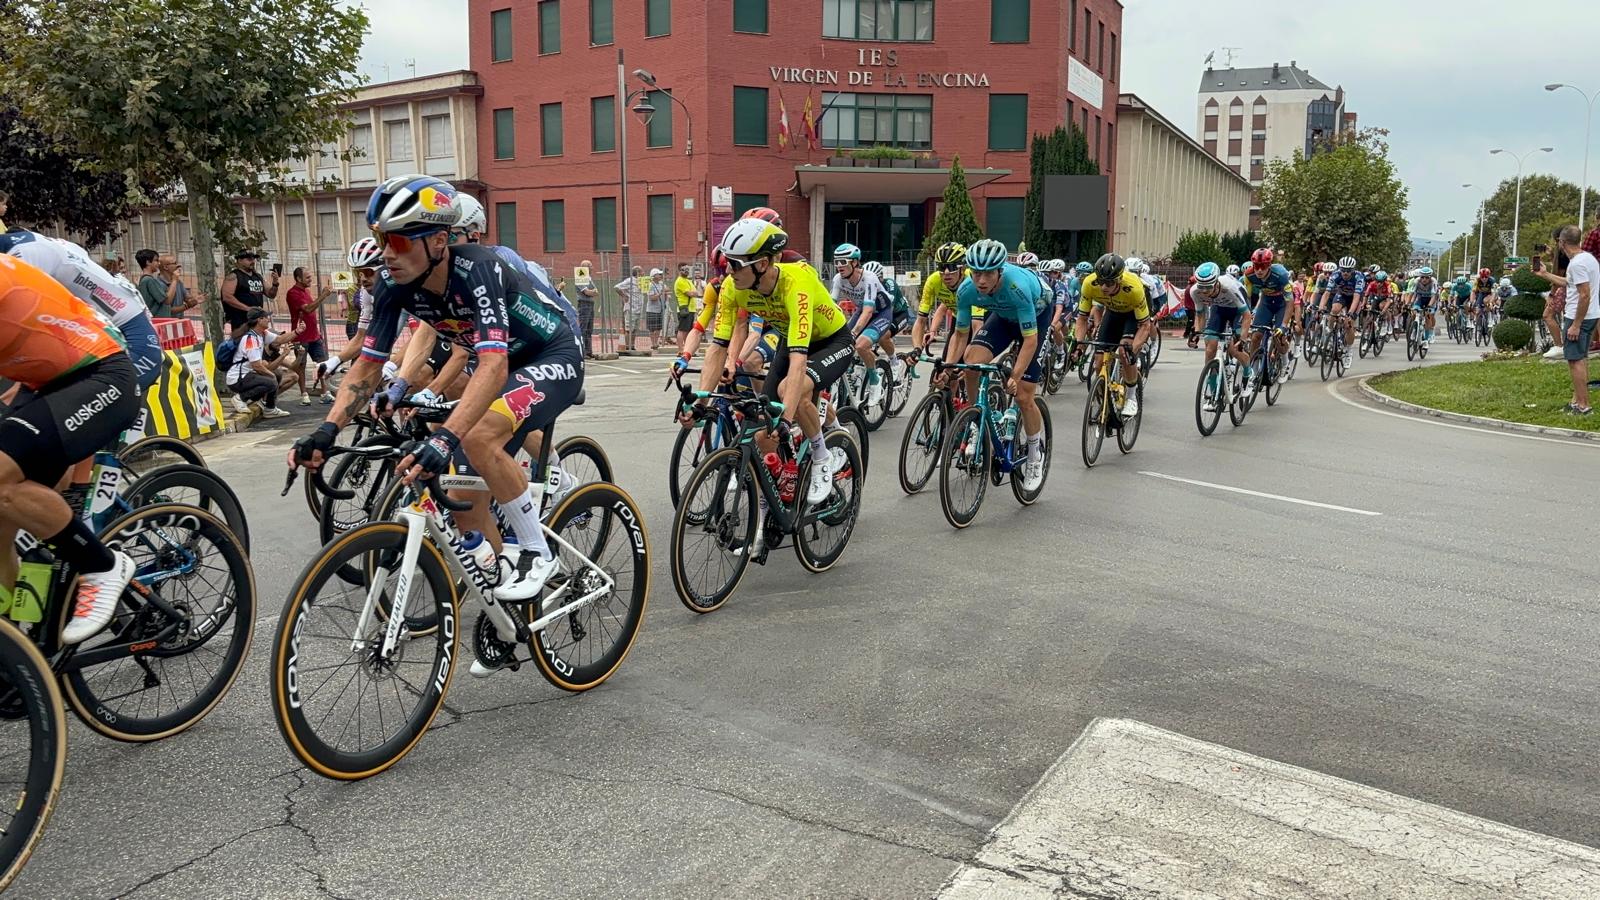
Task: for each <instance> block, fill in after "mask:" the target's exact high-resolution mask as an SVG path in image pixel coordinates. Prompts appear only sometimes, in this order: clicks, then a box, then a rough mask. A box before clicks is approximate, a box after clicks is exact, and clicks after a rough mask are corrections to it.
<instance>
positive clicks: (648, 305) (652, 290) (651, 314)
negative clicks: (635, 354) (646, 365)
mask: <svg viewBox="0 0 1600 900" xmlns="http://www.w3.org/2000/svg"><path fill="white" fill-rule="evenodd" d="M666 274H667V273H666V272H663V271H662V270H660V269H651V270H650V285H649V288H648V290H647V293H646V294H645V300H644V326H645V327H646V328H648V329H650V349H651V350H656V349H659V348H660V347H661V311H662V309H663V308H664V307H665V306H666V299H667V290H668V286H667V280H666V278H664V277H663V276H664V275H666Z"/></svg>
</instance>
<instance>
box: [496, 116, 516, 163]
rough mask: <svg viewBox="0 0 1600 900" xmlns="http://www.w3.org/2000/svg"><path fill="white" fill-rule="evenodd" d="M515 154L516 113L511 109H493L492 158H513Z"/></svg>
mask: <svg viewBox="0 0 1600 900" xmlns="http://www.w3.org/2000/svg"><path fill="white" fill-rule="evenodd" d="M516 155H517V114H516V112H515V111H513V110H511V109H497V110H495V111H494V158H495V159H513V158H515V157H516Z"/></svg>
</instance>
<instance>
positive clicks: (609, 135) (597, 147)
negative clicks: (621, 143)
mask: <svg viewBox="0 0 1600 900" xmlns="http://www.w3.org/2000/svg"><path fill="white" fill-rule="evenodd" d="M589 148H590V149H591V150H593V151H594V152H596V153H606V152H610V151H613V150H616V149H617V98H615V97H595V98H594V99H592V100H590V101H589Z"/></svg>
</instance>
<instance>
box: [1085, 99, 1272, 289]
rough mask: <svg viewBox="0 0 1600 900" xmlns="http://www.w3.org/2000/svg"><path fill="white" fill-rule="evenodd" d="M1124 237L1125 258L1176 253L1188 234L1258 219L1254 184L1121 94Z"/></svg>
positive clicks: (1116, 242) (1119, 190)
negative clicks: (1253, 207)
mask: <svg viewBox="0 0 1600 900" xmlns="http://www.w3.org/2000/svg"><path fill="white" fill-rule="evenodd" d="M1117 135H1118V137H1117V169H1116V172H1117V184H1116V194H1115V197H1116V203H1117V215H1116V219H1115V221H1116V229H1117V230H1116V234H1115V235H1114V236H1113V238H1112V241H1111V247H1112V249H1114V250H1116V251H1117V252H1118V253H1121V254H1123V255H1124V256H1142V257H1145V258H1146V259H1162V258H1164V257H1167V256H1170V255H1171V254H1172V250H1173V248H1174V247H1176V246H1177V243H1178V238H1180V237H1182V236H1183V234H1184V232H1187V231H1214V232H1216V233H1218V234H1225V233H1227V232H1230V231H1243V230H1245V229H1246V228H1247V227H1249V224H1250V199H1251V186H1250V182H1248V181H1246V180H1245V179H1244V178H1243V177H1242V176H1241V175H1240V174H1239V173H1238V171H1237V170H1235V169H1232V168H1229V167H1228V166H1226V165H1224V164H1223V163H1222V161H1221V160H1219V159H1217V158H1216V157H1214V156H1212V155H1211V154H1210V153H1209V152H1207V151H1206V148H1204V147H1202V146H1201V145H1200V144H1199V143H1198V142H1197V141H1196V140H1195V139H1194V138H1192V137H1190V136H1189V135H1188V134H1187V133H1186V132H1184V131H1183V129H1181V128H1179V127H1177V126H1176V125H1174V124H1172V123H1171V122H1170V121H1168V120H1167V118H1166V117H1165V116H1163V115H1161V114H1160V113H1159V112H1156V110H1155V108H1154V107H1152V106H1150V105H1149V104H1148V103H1146V102H1145V101H1144V100H1142V99H1141V98H1140V97H1139V96H1138V95H1136V94H1121V95H1118V97H1117Z"/></svg>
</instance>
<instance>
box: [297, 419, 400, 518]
mask: <svg viewBox="0 0 1600 900" xmlns="http://www.w3.org/2000/svg"><path fill="white" fill-rule="evenodd" d="M394 443H395V439H394V438H392V437H388V436H382V435H380V436H377V437H371V438H368V439H366V440H364V441H362V442H361V443H359V444H357V445H356V446H358V447H379V446H392V445H394ZM326 480H327V482H328V486H329V487H331V488H333V489H334V490H341V489H342V490H350V491H355V494H356V495H355V496H354V497H351V498H350V499H348V500H340V499H337V498H335V497H331V496H328V495H326V494H321V493H318V495H317V496H318V497H320V498H321V501H322V515H320V516H318V517H317V518H318V521H319V522H320V528H319V534H318V536H319V537H320V538H321V540H322V543H323V544H324V545H326V544H328V543H329V542H331V541H332V540H333V539H334V538H336V537H338V536H339V535H341V534H344V533H345V532H347V531H350V530H351V529H353V528H359V527H361V526H362V525H365V524H367V523H368V522H369V521H372V520H373V519H374V518H379V519H382V518H388V516H382V515H379V514H378V504H379V501H380V499H381V498H382V497H383V496H384V494H386V493H387V492H388V491H389V486H390V485H391V484H393V483H394V480H395V478H394V460H392V459H381V458H380V459H373V458H371V457H367V456H363V455H361V454H359V453H349V454H346V455H344V456H342V457H340V458H339V460H338V461H337V462H335V463H334V464H333V467H332V468H331V469H330V470H329V472H328V475H327V479H326ZM312 483H313V479H310V478H307V479H306V484H308V485H310V484H312Z"/></svg>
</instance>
